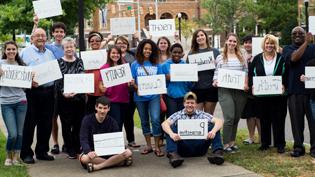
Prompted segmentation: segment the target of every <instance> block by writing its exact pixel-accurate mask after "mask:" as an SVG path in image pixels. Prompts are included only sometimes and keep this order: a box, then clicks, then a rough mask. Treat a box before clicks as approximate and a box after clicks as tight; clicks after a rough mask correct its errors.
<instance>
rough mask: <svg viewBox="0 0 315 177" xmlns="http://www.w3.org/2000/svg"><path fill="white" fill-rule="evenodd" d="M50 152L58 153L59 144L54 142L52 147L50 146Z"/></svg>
mask: <svg viewBox="0 0 315 177" xmlns="http://www.w3.org/2000/svg"><path fill="white" fill-rule="evenodd" d="M50 152H51V153H52V154H59V153H60V150H59V145H58V144H55V145H54V146H53V147H52V148H51V151H50Z"/></svg>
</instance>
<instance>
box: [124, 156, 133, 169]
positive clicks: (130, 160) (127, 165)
mask: <svg viewBox="0 0 315 177" xmlns="http://www.w3.org/2000/svg"><path fill="white" fill-rule="evenodd" d="M132 162H133V160H132V157H128V158H127V159H126V160H125V162H124V166H126V167H129V166H130V165H131V164H132Z"/></svg>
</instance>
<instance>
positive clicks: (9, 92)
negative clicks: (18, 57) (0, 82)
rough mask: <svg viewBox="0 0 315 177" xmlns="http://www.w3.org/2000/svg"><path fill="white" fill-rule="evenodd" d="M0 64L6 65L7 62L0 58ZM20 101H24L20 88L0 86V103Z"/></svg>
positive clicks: (22, 91)
mask: <svg viewBox="0 0 315 177" xmlns="http://www.w3.org/2000/svg"><path fill="white" fill-rule="evenodd" d="M0 64H1V65H6V64H8V63H7V61H6V60H0ZM16 65H17V64H16ZM21 101H26V95H25V92H24V90H23V89H22V88H17V87H5V86H0V104H15V103H18V102H21Z"/></svg>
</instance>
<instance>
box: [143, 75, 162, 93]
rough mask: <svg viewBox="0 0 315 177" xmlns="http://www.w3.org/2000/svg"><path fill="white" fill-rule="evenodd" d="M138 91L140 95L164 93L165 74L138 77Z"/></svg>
mask: <svg viewBox="0 0 315 177" xmlns="http://www.w3.org/2000/svg"><path fill="white" fill-rule="evenodd" d="M138 93H139V95H140V96H144V95H156V94H164V93H166V82H165V75H164V74H159V75H153V76H141V77H138Z"/></svg>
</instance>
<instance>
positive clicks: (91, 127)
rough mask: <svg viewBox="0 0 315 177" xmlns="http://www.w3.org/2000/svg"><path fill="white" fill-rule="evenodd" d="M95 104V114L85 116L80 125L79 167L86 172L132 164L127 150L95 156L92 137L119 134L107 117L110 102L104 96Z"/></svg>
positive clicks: (114, 124) (129, 152)
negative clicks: (80, 151) (80, 149)
mask: <svg viewBox="0 0 315 177" xmlns="http://www.w3.org/2000/svg"><path fill="white" fill-rule="evenodd" d="M95 102H96V104H95V110H96V113H95V114H94V113H92V114H89V115H86V116H85V117H84V118H83V121H82V125H81V130H80V143H81V147H82V151H83V152H82V154H81V155H80V158H79V161H80V163H81V165H82V166H83V168H86V169H87V170H88V172H93V171H96V170H101V169H104V168H108V167H113V166H130V165H131V164H132V152H131V151H130V150H129V149H126V150H125V151H124V152H123V153H121V154H116V155H112V156H99V155H98V154H96V152H95V147H94V141H93V135H95V134H101V133H112V132H119V131H120V130H119V127H118V124H117V122H116V121H115V119H114V118H112V117H111V116H109V115H108V112H109V110H110V100H109V99H108V98H107V97H105V96H101V97H99V98H98V99H96V101H95Z"/></svg>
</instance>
